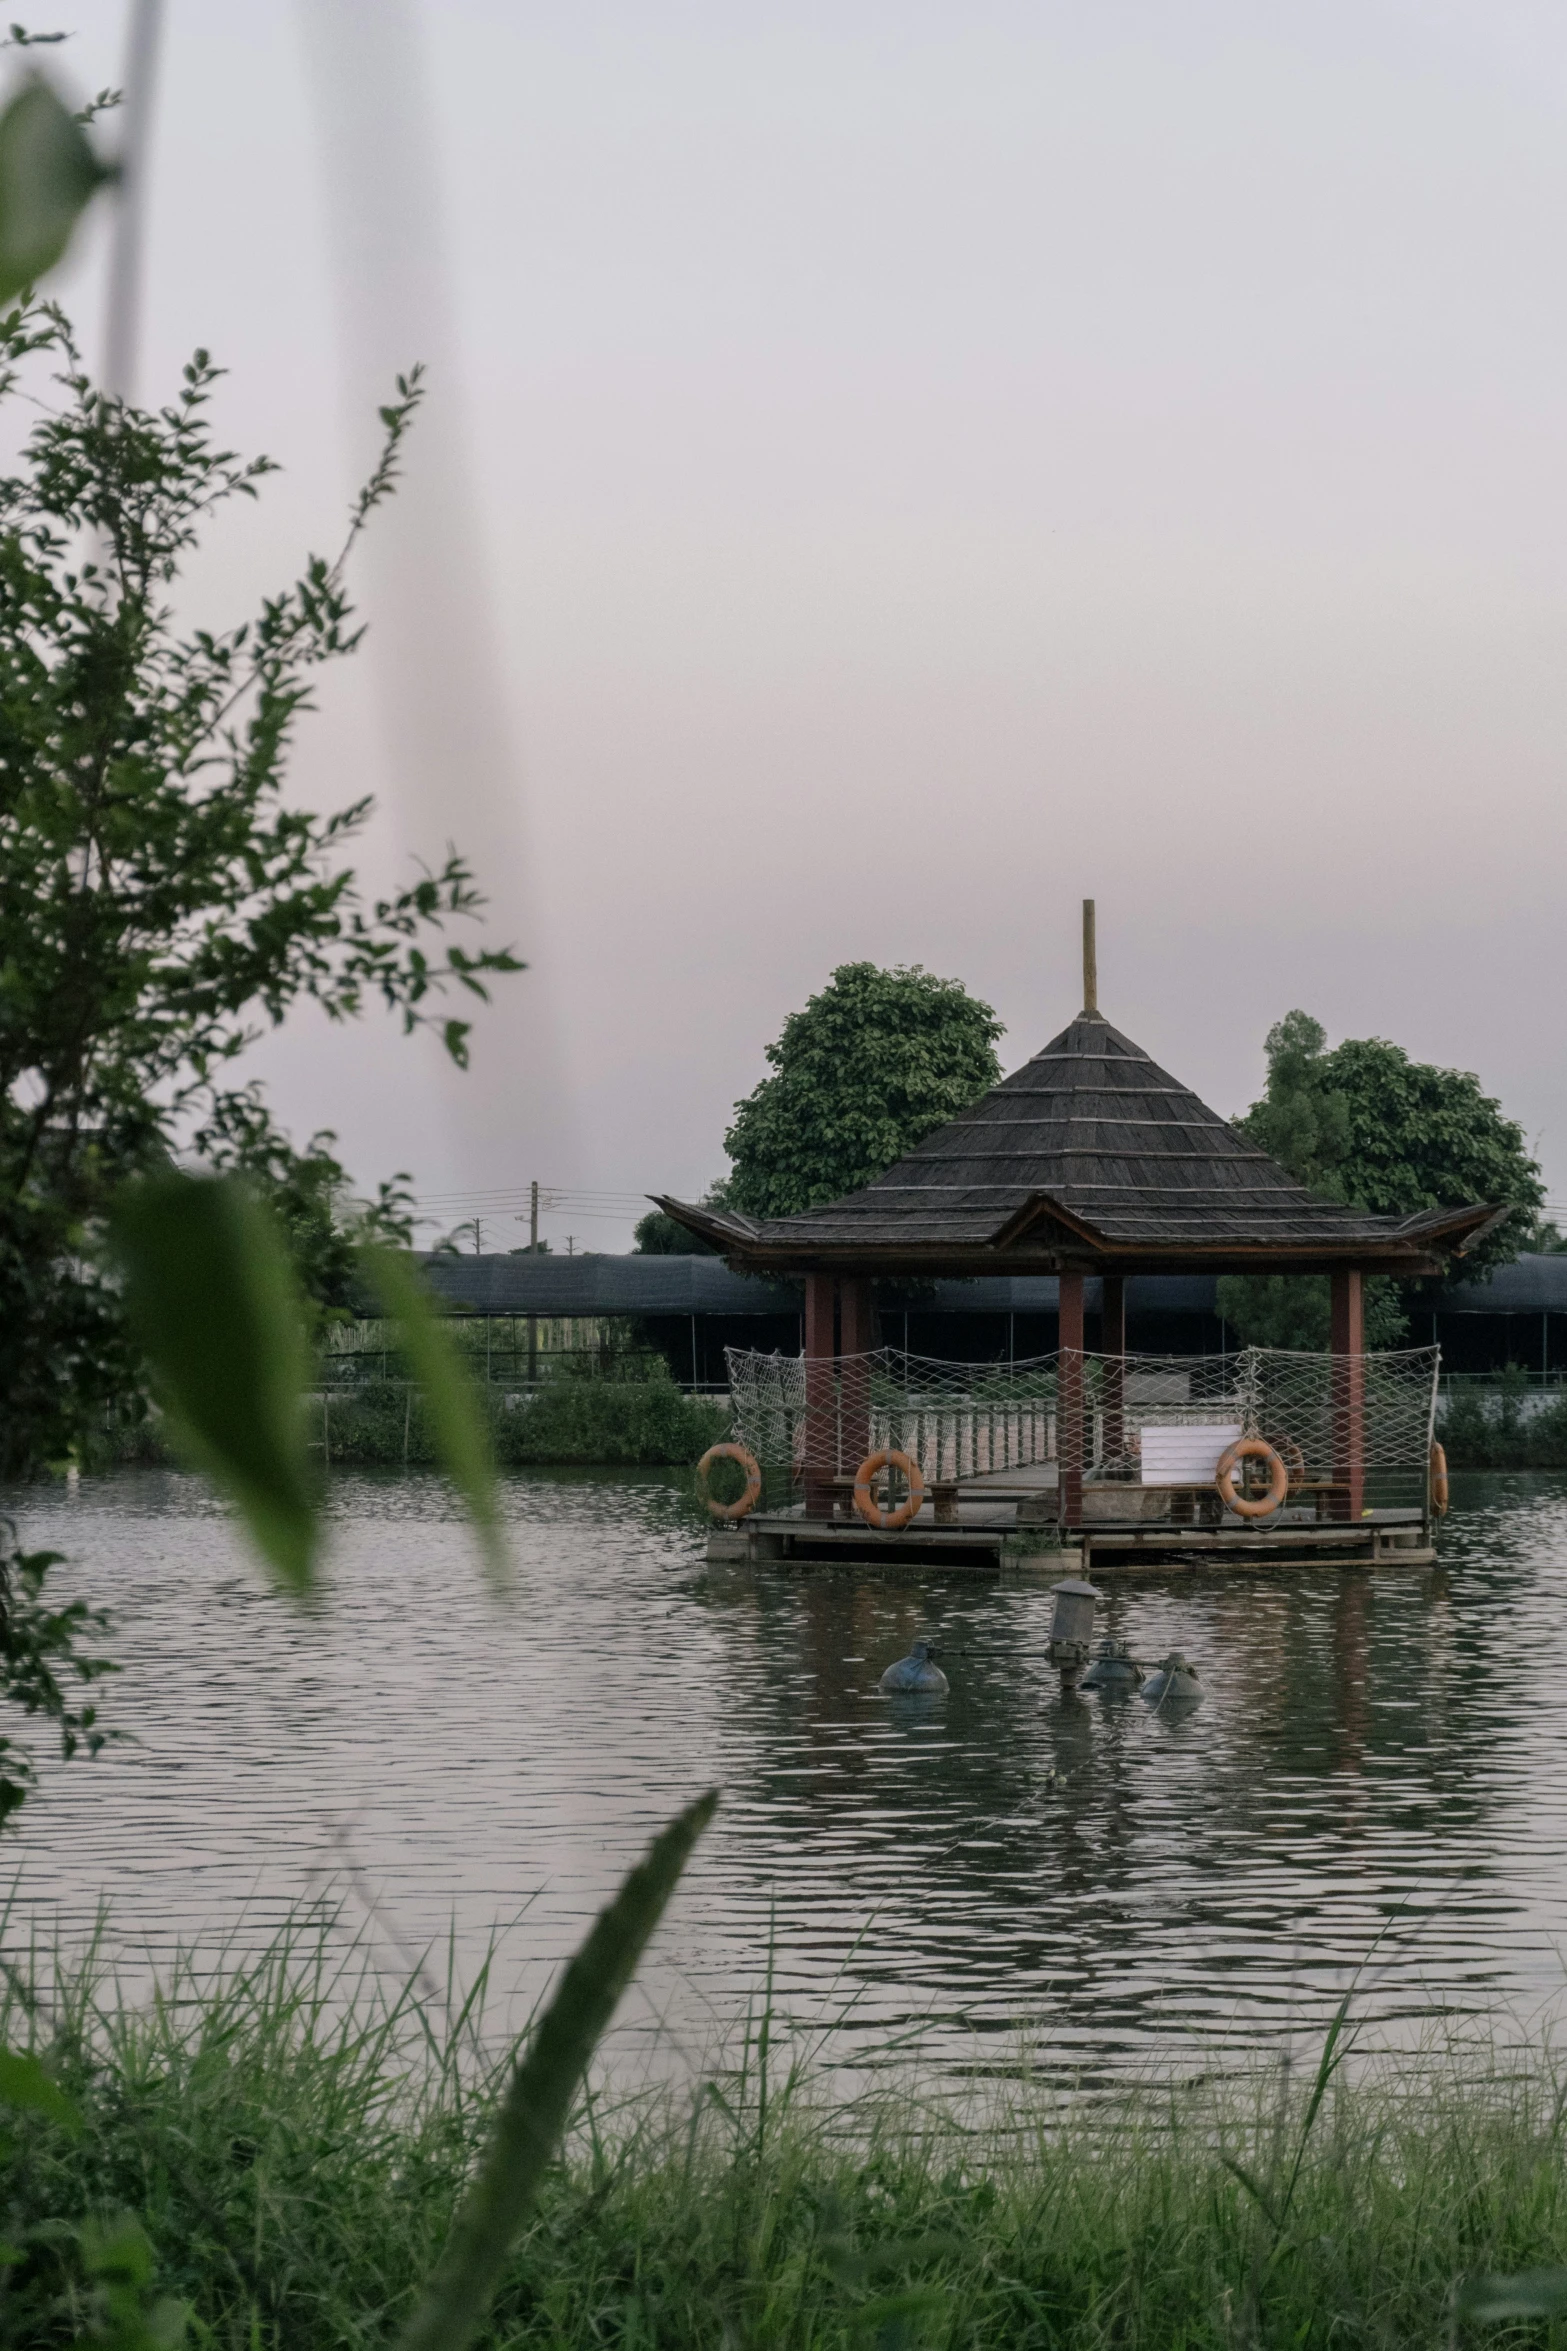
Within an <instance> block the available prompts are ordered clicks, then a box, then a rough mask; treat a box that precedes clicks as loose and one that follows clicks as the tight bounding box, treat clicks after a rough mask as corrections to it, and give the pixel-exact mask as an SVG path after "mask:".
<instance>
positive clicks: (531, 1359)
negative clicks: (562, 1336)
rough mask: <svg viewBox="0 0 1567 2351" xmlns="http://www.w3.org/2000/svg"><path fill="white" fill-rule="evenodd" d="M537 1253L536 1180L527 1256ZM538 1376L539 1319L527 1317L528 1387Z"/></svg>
mask: <svg viewBox="0 0 1567 2351" xmlns="http://www.w3.org/2000/svg"><path fill="white" fill-rule="evenodd" d="M538 1253H539V1185H538V1178H537V1177H535V1178H534V1180H533V1182H532V1183H531V1184H530V1185H529V1186H528V1255H529V1256H530V1257H537V1255H538ZM538 1376H539V1318H538V1316H537V1315H536V1314H530V1315H529V1317H528V1385H529V1387H530V1388H531V1387H532V1386H533V1383H534V1382H535V1380H536V1379H537V1378H538Z"/></svg>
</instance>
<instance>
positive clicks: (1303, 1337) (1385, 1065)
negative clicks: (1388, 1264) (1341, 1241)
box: [1219, 1011, 1545, 1347]
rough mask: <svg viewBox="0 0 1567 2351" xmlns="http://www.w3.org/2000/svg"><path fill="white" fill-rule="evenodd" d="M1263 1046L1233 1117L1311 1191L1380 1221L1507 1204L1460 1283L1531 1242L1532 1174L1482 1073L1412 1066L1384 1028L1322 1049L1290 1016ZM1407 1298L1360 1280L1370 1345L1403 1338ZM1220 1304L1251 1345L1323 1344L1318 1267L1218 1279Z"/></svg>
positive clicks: (1519, 1138)
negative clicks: (1263, 1082)
mask: <svg viewBox="0 0 1567 2351" xmlns="http://www.w3.org/2000/svg"><path fill="white" fill-rule="evenodd" d="M1267 1055H1268V1086H1267V1092H1266V1093H1265V1094H1264V1096H1263V1098H1262V1100H1261V1101H1260V1102H1254V1103H1253V1104H1252V1107H1251V1109H1250V1110H1249V1111H1248V1112H1247V1113H1246V1116H1245V1117H1244V1118H1242V1119H1238V1120H1237V1121H1236V1125H1237V1127H1238V1128H1239V1130H1240V1132H1241V1133H1242V1134H1244V1135H1246V1136H1247V1137H1248V1138H1249V1139H1250V1140H1251V1141H1253V1142H1255V1143H1257V1144H1258V1145H1260V1147H1261V1148H1262V1149H1263V1150H1265V1151H1268V1152H1271V1153H1272V1155H1273V1157H1274V1158H1275V1159H1277V1160H1278V1161H1279V1162H1280V1164H1281V1165H1282V1166H1284V1167H1286V1168H1288V1169H1289V1172H1290V1174H1291V1175H1293V1176H1296V1177H1298V1179H1299V1180H1300V1182H1302V1183H1303V1184H1306V1185H1308V1186H1309V1187H1310V1188H1311V1190H1312V1191H1314V1192H1317V1193H1320V1194H1321V1195H1322V1196H1323V1197H1324V1198H1326V1199H1332V1200H1346V1201H1350V1202H1353V1204H1354V1205H1355V1206H1356V1207H1359V1208H1369V1209H1373V1210H1375V1211H1377V1212H1378V1213H1379V1214H1382V1215H1387V1216H1409V1215H1413V1214H1414V1213H1415V1212H1416V1211H1418V1210H1420V1209H1422V1208H1458V1207H1462V1206H1464V1205H1465V1204H1466V1203H1467V1202H1469V1201H1472V1200H1485V1201H1490V1202H1492V1203H1494V1204H1495V1205H1496V1206H1498V1207H1502V1206H1508V1207H1511V1209H1512V1211H1513V1213H1512V1215H1511V1216H1509V1217H1508V1218H1507V1220H1506V1222H1505V1223H1503V1224H1501V1225H1499V1226H1498V1227H1497V1229H1496V1230H1495V1231H1494V1232H1492V1233H1488V1234H1487V1235H1486V1237H1485V1239H1484V1240H1483V1241H1480V1242H1478V1243H1477V1244H1476V1245H1475V1247H1474V1248H1473V1249H1472V1250H1471V1251H1470V1252H1469V1253H1468V1255H1467V1256H1466V1257H1465V1258H1464V1259H1463V1260H1462V1262H1461V1265H1460V1266H1459V1268H1458V1269H1457V1270H1458V1275H1459V1278H1460V1279H1463V1280H1469V1279H1472V1278H1473V1277H1474V1275H1475V1274H1476V1273H1485V1272H1488V1271H1489V1270H1490V1269H1491V1267H1493V1266H1496V1265H1505V1264H1507V1263H1508V1262H1510V1260H1511V1259H1512V1258H1514V1257H1516V1256H1517V1254H1518V1251H1519V1249H1520V1248H1522V1247H1524V1246H1526V1245H1528V1244H1529V1243H1530V1242H1531V1241H1532V1240H1533V1239H1534V1238H1535V1236H1536V1234H1537V1232H1538V1230H1539V1215H1540V1208H1541V1204H1542V1203H1543V1201H1544V1198H1545V1186H1544V1184H1543V1182H1542V1181H1541V1177H1540V1170H1539V1168H1538V1166H1537V1165H1536V1163H1535V1161H1534V1159H1533V1158H1532V1157H1531V1156H1530V1153H1529V1149H1528V1144H1527V1141H1526V1139H1525V1136H1524V1132H1523V1129H1522V1128H1521V1127H1520V1126H1519V1125H1518V1124H1517V1123H1516V1122H1515V1121H1514V1120H1513V1119H1510V1118H1508V1117H1507V1116H1506V1115H1505V1114H1504V1112H1503V1110H1502V1107H1501V1104H1500V1103H1499V1102H1497V1101H1495V1100H1493V1099H1492V1097H1491V1096H1490V1095H1488V1094H1486V1093H1484V1092H1482V1090H1481V1086H1480V1081H1479V1079H1478V1078H1477V1077H1475V1076H1473V1075H1472V1074H1471V1073H1469V1072H1468V1071H1465V1070H1456V1069H1438V1068H1437V1067H1435V1066H1434V1065H1433V1064H1432V1063H1430V1062H1424V1061H1411V1060H1410V1058H1409V1055H1408V1054H1407V1053H1405V1052H1404V1051H1403V1049H1402V1047H1400V1046H1398V1045H1392V1044H1389V1043H1388V1042H1387V1040H1386V1039H1385V1038H1382V1037H1363V1038H1356V1037H1349V1038H1346V1039H1345V1040H1344V1042H1343V1043H1342V1044H1341V1045H1337V1046H1335V1047H1334V1048H1333V1050H1332V1051H1331V1052H1329V1051H1328V1050H1327V1034H1326V1031H1325V1030H1324V1029H1323V1027H1322V1024H1321V1023H1320V1021H1315V1020H1313V1019H1312V1018H1311V1016H1310V1014H1309V1013H1305V1012H1299V1011H1296V1012H1290V1013H1287V1014H1286V1015H1285V1017H1284V1019H1283V1020H1281V1021H1280V1022H1278V1024H1277V1025H1276V1026H1275V1027H1274V1028H1272V1029H1270V1030H1269V1032H1268V1038H1267ZM1408 1294H1409V1293H1408V1286H1407V1285H1405V1286H1404V1287H1403V1289H1401V1287H1400V1285H1398V1284H1397V1283H1394V1282H1391V1281H1387V1280H1377V1281H1374V1282H1370V1283H1368V1284H1367V1293H1366V1325H1367V1340H1368V1343H1369V1344H1371V1345H1374V1346H1392V1345H1396V1344H1397V1343H1398V1342H1399V1340H1400V1339H1401V1338H1402V1337H1404V1336H1405V1334H1406V1331H1407V1321H1406V1314H1405V1302H1406V1298H1407V1296H1408ZM1219 1311H1220V1312H1221V1314H1223V1316H1224V1318H1225V1320H1226V1321H1227V1322H1230V1323H1232V1324H1233V1325H1234V1327H1235V1328H1236V1329H1237V1330H1238V1331H1239V1333H1240V1335H1241V1336H1242V1337H1243V1338H1244V1339H1247V1340H1249V1341H1251V1342H1253V1343H1254V1344H1256V1345H1259V1346H1278V1347H1291V1346H1294V1347H1323V1346H1325V1345H1326V1344H1327V1333H1328V1287H1327V1280H1326V1277H1325V1276H1321V1275H1279V1274H1265V1275H1235V1276H1231V1277H1228V1278H1226V1279H1225V1280H1224V1281H1222V1282H1221V1283H1220V1285H1219Z"/></svg>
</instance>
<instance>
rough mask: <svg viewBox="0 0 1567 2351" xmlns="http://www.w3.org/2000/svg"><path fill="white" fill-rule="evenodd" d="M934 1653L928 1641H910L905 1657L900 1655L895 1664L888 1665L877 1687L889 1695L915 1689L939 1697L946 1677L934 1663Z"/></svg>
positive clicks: (944, 1686)
mask: <svg viewBox="0 0 1567 2351" xmlns="http://www.w3.org/2000/svg"><path fill="white" fill-rule="evenodd" d="M935 1655H936V1652H935V1650H934V1649H933V1648H932V1647H931V1645H930V1643H929V1642H928V1641H911V1642H910V1643H909V1653H908V1655H907V1657H900V1658H899V1659H898V1662H897V1664H896V1665H889V1666H888V1668H887V1670H886V1672H885V1673H884V1674H883V1675H882V1677H881V1681H880V1683H879V1684H878V1687H879V1688H881V1689H883V1690H885V1691H886V1692H887V1693H888V1695H889V1696H891V1695H895V1694H896V1693H897V1692H898V1691H900V1690H916V1691H925V1692H927V1693H929V1694H931V1695H933V1696H936V1697H939V1696H940V1695H941V1693H942V1692H943V1691H944V1690H945V1689H946V1688H947V1677H946V1675H945V1674H944V1673H943V1672H942V1670H941V1668H940V1666H939V1665H937V1664H936V1663H934V1659H935Z"/></svg>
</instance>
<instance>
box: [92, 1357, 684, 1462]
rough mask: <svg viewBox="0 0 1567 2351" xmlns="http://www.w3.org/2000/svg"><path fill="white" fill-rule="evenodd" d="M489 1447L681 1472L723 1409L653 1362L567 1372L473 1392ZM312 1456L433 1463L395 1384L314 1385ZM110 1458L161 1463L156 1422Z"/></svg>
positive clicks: (502, 1454)
mask: <svg viewBox="0 0 1567 2351" xmlns="http://www.w3.org/2000/svg"><path fill="white" fill-rule="evenodd" d="M480 1393H481V1395H482V1396H483V1397H484V1399H485V1403H486V1408H487V1412H488V1419H489V1432H490V1444H491V1447H492V1450H493V1452H494V1456H495V1460H496V1463H497V1465H498V1466H499V1467H500V1468H502V1469H522V1468H528V1467H535V1468H546V1467H549V1466H552V1465H553V1466H556V1467H560V1468H569V1467H584V1468H614V1467H620V1466H640V1467H644V1468H652V1467H657V1466H660V1465H662V1466H665V1467H675V1468H683V1469H689V1468H690V1466H691V1464H692V1463H693V1462H695V1461H698V1460H700V1458H701V1456H702V1455H703V1454H704V1453H705V1452H706V1451H707V1448H708V1446H709V1445H714V1444H717V1443H718V1441H719V1440H720V1439H721V1438H722V1437H725V1436H727V1434H728V1432H729V1413H728V1409H727V1407H726V1406H725V1405H723V1404H720V1403H717V1402H715V1401H714V1400H713V1399H712V1398H710V1397H705V1396H688V1395H686V1394H685V1392H684V1390H683V1389H681V1388H678V1387H677V1386H676V1385H675V1383H674V1381H673V1380H672V1379H670V1378H669V1376H668V1375H667V1373H664V1372H663V1370H662V1366H657V1367H655V1369H654V1371H653V1372H652V1373H651V1374H650V1375H649V1376H648V1377H646V1378H643V1379H627V1378H620V1379H592V1378H583V1377H571V1378H564V1379H556V1380H550V1381H548V1382H546V1383H545V1384H544V1385H543V1386H541V1387H539V1388H537V1389H535V1390H534V1391H533V1392H532V1394H526V1393H523V1392H522V1391H518V1390H508V1389H503V1388H487V1389H481V1390H480ZM307 1409H308V1410H309V1413H310V1415H311V1437H312V1443H313V1446H314V1449H315V1452H316V1455H317V1457H318V1458H320V1457H321V1456H323V1455H324V1456H325V1458H326V1459H327V1461H329V1462H330V1463H332V1464H334V1465H336V1466H338V1467H341V1468H346V1469H401V1468H407V1469H429V1468H432V1467H434V1466H435V1464H436V1461H437V1453H436V1447H435V1443H434V1439H433V1435H432V1432H431V1427H430V1418H429V1413H428V1411H427V1409H426V1406H425V1401H424V1398H423V1396H422V1394H421V1393H420V1392H419V1391H418V1390H417V1389H415V1388H414V1387H412V1386H411V1385H410V1384H408V1383H406V1382H403V1381H400V1380H390V1379H388V1380H367V1381H364V1382H363V1383H361V1384H359V1385H357V1386H355V1387H351V1388H338V1389H329V1390H325V1391H323V1392H322V1393H321V1394H320V1395H318V1396H316V1397H315V1398H314V1399H313V1400H312V1401H311V1403H310V1405H309V1406H308V1408H307ZM106 1453H107V1457H108V1458H109V1459H110V1460H113V1461H117V1462H143V1463H159V1464H162V1463H167V1462H169V1461H171V1460H173V1459H174V1458H175V1457H174V1455H173V1454H172V1453H171V1452H170V1451H169V1449H168V1448H167V1447H166V1446H165V1444H164V1442H163V1437H162V1432H161V1429H160V1426H159V1423H158V1421H157V1419H156V1418H152V1419H148V1420H144V1421H141V1422H140V1423H138V1424H135V1425H126V1426H123V1427H122V1428H120V1429H119V1430H117V1431H116V1432H115V1433H114V1434H113V1435H112V1436H111V1437H110V1438H109V1439H108V1440H107V1443H106Z"/></svg>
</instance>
